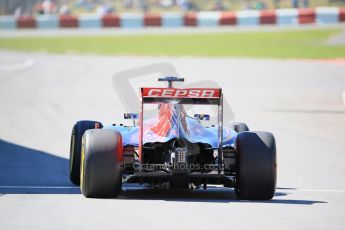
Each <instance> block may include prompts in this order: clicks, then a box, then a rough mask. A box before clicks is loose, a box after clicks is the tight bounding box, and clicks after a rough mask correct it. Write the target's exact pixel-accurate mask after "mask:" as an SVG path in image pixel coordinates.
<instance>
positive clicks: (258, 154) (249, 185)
mask: <svg viewBox="0 0 345 230" xmlns="http://www.w3.org/2000/svg"><path fill="white" fill-rule="evenodd" d="M236 154H237V156H236V186H235V192H236V195H237V197H238V198H239V199H244V200H270V199H272V198H273V196H274V193H275V189H276V180H277V167H276V165H277V164H276V144H275V139H274V136H273V135H272V134H271V133H268V132H243V133H239V134H238V135H237V138H236Z"/></svg>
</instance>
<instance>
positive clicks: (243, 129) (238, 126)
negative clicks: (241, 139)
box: [231, 122, 249, 133]
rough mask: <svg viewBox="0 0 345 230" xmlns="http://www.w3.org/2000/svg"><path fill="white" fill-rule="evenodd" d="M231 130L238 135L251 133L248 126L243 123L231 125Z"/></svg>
mask: <svg viewBox="0 0 345 230" xmlns="http://www.w3.org/2000/svg"><path fill="white" fill-rule="evenodd" d="M231 128H232V129H233V130H235V131H236V132H238V133H242V132H246V131H249V128H248V126H247V125H246V123H243V122H234V123H232V124H231Z"/></svg>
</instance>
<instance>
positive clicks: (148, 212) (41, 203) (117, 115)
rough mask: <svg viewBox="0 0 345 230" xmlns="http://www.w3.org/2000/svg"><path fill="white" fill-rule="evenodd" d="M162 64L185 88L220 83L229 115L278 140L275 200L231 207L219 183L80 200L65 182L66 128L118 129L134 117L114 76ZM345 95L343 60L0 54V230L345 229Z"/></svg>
mask: <svg viewBox="0 0 345 230" xmlns="http://www.w3.org/2000/svg"><path fill="white" fill-rule="evenodd" d="M162 61H165V62H168V63H171V64H172V65H174V66H175V67H176V69H177V71H178V73H179V74H180V75H181V76H183V77H185V78H186V83H185V84H186V85H188V84H199V83H200V84H201V83H202V82H204V83H205V82H206V83H207V82H211V83H212V82H213V84H218V85H220V86H221V87H223V90H224V95H225V97H226V98H227V100H228V102H229V104H230V110H231V111H225V112H226V116H227V117H226V118H225V119H227V120H231V119H233V118H235V119H236V120H241V121H246V122H247V123H248V125H249V127H250V128H251V129H253V130H267V131H271V132H273V133H274V135H275V137H276V141H277V149H278V189H277V192H276V195H275V197H274V199H273V200H271V201H257V202H248V201H239V200H237V199H236V197H235V194H234V192H233V190H232V189H227V188H218V187H212V188H210V189H209V190H207V191H204V190H192V191H161V190H151V189H148V188H144V187H139V186H131V187H125V188H124V191H123V192H122V193H121V195H120V197H119V198H118V199H110V200H107V199H85V198H84V197H83V196H82V195H81V194H80V192H79V189H78V188H77V187H74V186H73V185H72V184H71V183H70V182H69V180H68V155H69V141H70V131H71V128H72V125H73V123H74V122H75V121H77V120H80V119H94V120H99V121H102V122H104V123H105V124H109V123H114V122H117V123H119V122H120V121H121V120H122V114H123V112H132V111H125V108H126V106H125V105H124V104H123V101H121V100H120V99H119V97H118V95H117V94H116V93H115V92H114V89H113V87H112V83H111V81H112V80H111V78H112V76H113V74H115V73H117V72H119V71H123V70H128V69H133V68H136V67H140V66H147V65H151V64H156V63H160V62H162ZM156 77H157V76H154V75H152V76H151V75H148V76H144V77H141V78H137V79H135V80H133V81H131V84H132V87H133V88H134V89H135V90H137V88H138V87H139V86H140V85H157V83H156V82H154V80H155V78H156ZM344 90H345V65H342V64H336V63H323V62H317V61H297V60H280V61H278V60H270V59H261V60H256V59H244V58H240V59H237V58H212V59H211V58H191V57H181V58H166V57H157V58H152V57H140V58H138V57H97V56H78V55H72V54H71V55H52V54H44V53H21V52H9V51H0V124H1V128H0V138H1V139H0V228H1V229H3V230H4V229H344V228H345V227H344V224H345V218H344V217H345V215H344V213H345V205H344V204H345V183H344V182H345V180H344V178H345V170H344V167H345V138H344V137H345V105H344V100H345V99H344V98H343V95H345V93H344ZM125 96H127V97H133V98H135V97H136V95H125ZM228 109H229V108H228Z"/></svg>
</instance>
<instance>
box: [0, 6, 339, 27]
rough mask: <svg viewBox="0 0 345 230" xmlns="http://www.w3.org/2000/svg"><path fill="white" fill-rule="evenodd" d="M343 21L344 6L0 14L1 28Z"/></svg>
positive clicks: (225, 24) (224, 24) (247, 24)
mask: <svg viewBox="0 0 345 230" xmlns="http://www.w3.org/2000/svg"><path fill="white" fill-rule="evenodd" d="M342 22H345V8H338V7H317V8H315V9H312V8H309V9H278V10H262V11H258V10H245V11H238V12H219V11H212V12H197V13H195V12H189V13H185V14H183V13H162V14H142V13H122V14H107V15H103V16H99V15H90V14H87V15H79V16H78V17H75V16H71V15H62V16H56V15H43V16H37V17H32V16H21V17H17V18H14V17H13V16H0V29H25V28H38V29H49V28H51V29H54V28H102V27H121V28H142V27H184V26H185V27H217V26H260V25H282V26H289V25H290V26H291V25H292V26H294V25H305V24H316V25H324V24H337V23H342Z"/></svg>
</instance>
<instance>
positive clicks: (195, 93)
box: [142, 88, 220, 98]
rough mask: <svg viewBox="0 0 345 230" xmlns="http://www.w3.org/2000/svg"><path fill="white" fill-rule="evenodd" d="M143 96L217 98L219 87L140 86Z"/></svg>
mask: <svg viewBox="0 0 345 230" xmlns="http://www.w3.org/2000/svg"><path fill="white" fill-rule="evenodd" d="M142 96H143V97H168V98H218V97H219V96H220V89H201V88H200V89H197V88H193V89H177V88H142Z"/></svg>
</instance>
